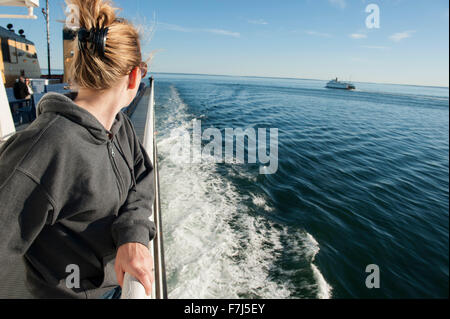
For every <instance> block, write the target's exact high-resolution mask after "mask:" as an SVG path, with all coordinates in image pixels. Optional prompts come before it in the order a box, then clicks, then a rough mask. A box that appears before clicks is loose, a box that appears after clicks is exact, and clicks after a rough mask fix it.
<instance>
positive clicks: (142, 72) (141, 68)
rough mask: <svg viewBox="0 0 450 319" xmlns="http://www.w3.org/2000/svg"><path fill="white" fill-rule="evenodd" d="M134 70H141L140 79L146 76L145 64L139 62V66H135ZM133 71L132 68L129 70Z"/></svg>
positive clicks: (146, 67)
mask: <svg viewBox="0 0 450 319" xmlns="http://www.w3.org/2000/svg"><path fill="white" fill-rule="evenodd" d="M135 68H139V70H141V78H145V76H146V75H147V69H148V66H147V63H145V62H141V63H139V65H136V66H135ZM133 70H134V68H133V69H131V71H133ZM131 71H129V72H128V74H130V73H131Z"/></svg>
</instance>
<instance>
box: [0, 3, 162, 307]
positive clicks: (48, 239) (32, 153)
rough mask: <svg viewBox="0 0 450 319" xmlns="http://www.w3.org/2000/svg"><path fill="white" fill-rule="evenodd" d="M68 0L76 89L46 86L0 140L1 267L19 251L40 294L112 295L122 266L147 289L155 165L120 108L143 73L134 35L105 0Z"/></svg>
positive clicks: (30, 285) (28, 279) (35, 293)
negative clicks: (17, 127) (74, 24)
mask: <svg viewBox="0 0 450 319" xmlns="http://www.w3.org/2000/svg"><path fill="white" fill-rule="evenodd" d="M66 3H67V5H74V6H76V7H78V8H79V25H80V28H79V30H78V33H77V37H76V38H75V40H74V42H73V51H74V57H73V62H72V63H71V67H70V69H69V72H68V76H69V78H70V79H71V80H72V81H73V83H75V84H76V85H77V87H78V93H77V95H76V97H74V99H73V100H72V99H70V98H69V97H67V96H65V95H63V94H59V93H55V92H50V93H47V94H46V95H45V96H43V97H42V98H41V100H40V101H39V104H38V106H37V114H38V116H37V119H36V120H35V121H34V122H33V123H32V124H31V125H30V126H28V127H27V128H26V129H25V130H22V131H20V132H18V133H16V134H15V135H13V136H12V137H11V138H9V139H8V141H7V142H6V143H4V144H3V145H2V147H1V148H0V265H2V275H8V272H9V273H12V272H13V271H14V268H15V267H16V266H15V264H14V263H11V262H9V261H10V260H14V259H17V258H20V257H23V258H24V262H25V266H26V284H27V288H28V289H29V291H30V292H31V294H32V295H33V296H34V297H36V298H118V297H119V296H120V286H122V285H123V281H124V275H125V273H128V274H130V275H131V276H133V277H135V278H136V279H137V280H139V281H140V282H141V283H142V285H143V286H144V288H145V291H146V293H147V295H150V294H151V289H152V282H153V259H152V255H151V254H150V251H149V249H148V244H149V242H150V241H151V240H152V239H153V238H154V236H155V225H154V223H153V222H152V221H150V219H149V217H150V215H151V213H152V203H153V201H154V171H153V165H152V163H151V161H150V158H149V156H148V155H147V153H146V151H145V149H144V147H143V146H142V144H141V143H140V141H139V139H138V137H137V135H136V132H135V130H134V128H133V125H132V123H131V121H130V119H129V118H128V117H127V116H126V115H124V114H123V113H122V112H120V110H121V109H122V108H123V107H125V106H127V105H129V104H130V103H131V101H132V100H133V99H134V97H135V96H136V93H137V90H138V88H139V84H140V83H141V80H142V78H143V77H145V74H146V73H147V64H146V63H145V62H142V55H141V49H140V40H139V34H138V31H137V30H136V28H135V27H134V26H133V25H132V24H131V23H130V22H128V21H127V20H125V19H122V18H118V17H117V16H116V11H117V9H116V8H114V7H112V4H111V2H110V1H106V0H105V1H104V0H67V1H66ZM25 87H26V86H25ZM0 289H6V287H2V285H0Z"/></svg>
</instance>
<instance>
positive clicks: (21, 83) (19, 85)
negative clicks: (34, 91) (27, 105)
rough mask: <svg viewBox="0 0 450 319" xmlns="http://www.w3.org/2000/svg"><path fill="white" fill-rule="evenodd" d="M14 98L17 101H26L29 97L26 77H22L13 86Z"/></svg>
mask: <svg viewBox="0 0 450 319" xmlns="http://www.w3.org/2000/svg"><path fill="white" fill-rule="evenodd" d="M13 91H14V97H15V98H16V99H17V100H24V99H25V98H26V97H27V96H29V95H30V94H29V92H28V87H27V85H26V83H25V77H23V76H22V75H21V76H20V77H19V78H18V79H17V81H16V83H14V86H13Z"/></svg>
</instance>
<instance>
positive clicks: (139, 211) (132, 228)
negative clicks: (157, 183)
mask: <svg viewBox="0 0 450 319" xmlns="http://www.w3.org/2000/svg"><path fill="white" fill-rule="evenodd" d="M132 132H133V144H134V177H135V180H136V185H135V187H133V188H132V189H131V190H130V191H129V192H128V197H127V200H126V201H125V203H124V205H122V207H121V208H120V210H119V215H118V217H117V218H116V220H115V221H114V222H113V225H112V236H113V239H114V241H115V244H116V247H119V246H121V245H123V244H126V243H131V242H137V243H141V244H143V245H145V246H148V244H149V241H150V240H152V239H153V238H154V237H155V225H154V223H153V222H152V221H151V220H150V215H151V214H152V204H153V201H154V198H155V187H154V170H153V165H152V163H151V161H150V158H149V156H148V155H147V152H146V151H145V149H144V147H143V146H142V144H141V143H140V142H139V140H138V137H137V136H136V134H135V133H134V130H132Z"/></svg>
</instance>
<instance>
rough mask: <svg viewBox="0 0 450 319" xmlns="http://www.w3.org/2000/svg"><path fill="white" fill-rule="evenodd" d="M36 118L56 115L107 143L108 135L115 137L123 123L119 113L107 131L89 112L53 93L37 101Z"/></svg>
mask: <svg viewBox="0 0 450 319" xmlns="http://www.w3.org/2000/svg"><path fill="white" fill-rule="evenodd" d="M36 110H37V111H36V114H37V116H40V115H42V114H44V113H56V114H59V115H61V116H64V117H65V118H67V119H69V120H71V121H72V122H75V123H77V124H79V125H81V126H83V127H84V128H86V129H87V130H88V131H89V132H90V133H91V134H92V136H93V137H94V138H96V139H97V140H99V141H102V142H107V141H108V140H109V139H110V138H109V135H110V134H112V135H115V134H116V133H117V132H118V131H119V129H120V127H121V126H122V123H123V118H122V116H121V112H119V113H118V114H117V116H116V119H115V121H114V123H113V125H112V127H111V130H110V131H108V130H107V129H106V128H105V127H104V126H103V125H102V124H101V123H100V122H99V120H97V118H96V117H95V116H94V115H92V114H91V113H90V112H89V111H87V110H85V109H83V108H82V107H80V106H78V105H77V104H75V103H74V102H73V101H72V100H71V99H70V98H69V97H67V96H65V95H63V94H60V93H55V92H50V93H47V94H45V95H44V96H43V97H42V98H41V100H40V101H39V103H38V105H37V108H36Z"/></svg>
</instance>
